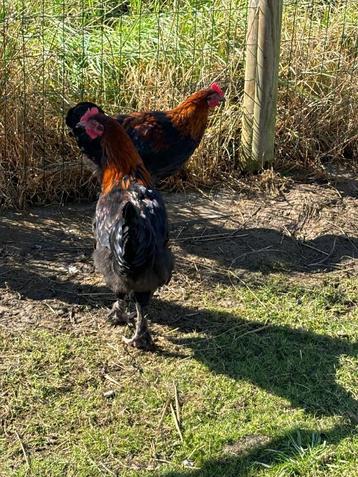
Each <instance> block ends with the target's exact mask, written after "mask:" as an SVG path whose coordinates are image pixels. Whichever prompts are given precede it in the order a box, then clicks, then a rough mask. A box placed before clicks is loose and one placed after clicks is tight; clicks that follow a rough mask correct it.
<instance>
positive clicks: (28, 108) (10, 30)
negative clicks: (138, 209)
mask: <svg viewBox="0 0 358 477" xmlns="http://www.w3.org/2000/svg"><path fill="white" fill-rule="evenodd" d="M247 11H248V2H247V1H246V0H202V1H194V0H176V1H175V0H172V1H165V0H154V1H149V0H148V1H144V0H142V1H141V0H122V1H116V0H103V1H99V0H71V1H70V0H12V1H10V0H2V3H1V5H0V31H1V37H2V38H1V43H0V58H1V59H0V61H1V69H0V87H1V90H0V154H1V156H0V204H1V205H2V206H18V207H23V206H25V205H27V204H43V203H51V202H59V201H65V200H68V199H78V198H91V197H94V196H95V194H96V186H95V181H94V180H93V179H92V178H91V174H90V172H89V171H88V169H87V166H86V165H85V163H84V161H83V159H82V158H81V156H80V154H79V151H78V150H77V147H76V146H75V144H74V143H73V141H72V140H71V139H70V138H69V137H68V134H67V131H66V129H65V126H64V114H65V112H66V110H67V109H68V108H69V107H70V106H71V105H73V104H74V103H76V102H78V101H81V100H91V101H95V102H96V103H98V104H99V105H101V106H102V107H103V108H104V109H105V110H106V111H107V112H109V113H118V112H128V111H133V110H145V109H164V108H169V107H172V106H174V105H175V104H177V103H179V102H180V101H181V100H182V99H184V98H185V97H186V96H187V95H188V94H189V93H191V92H193V91H195V90H196V89H199V88H201V87H203V86H205V85H207V84H209V83H210V82H212V81H214V80H215V81H218V82H219V83H220V84H221V85H222V87H223V88H225V90H226V95H227V102H226V104H225V107H224V108H221V109H220V110H218V111H217V112H215V113H214V114H213V115H212V117H211V120H210V124H209V128H208V130H207V132H206V134H205V137H204V139H203V141H202V144H201V146H200V148H199V150H198V151H197V153H196V154H195V156H194V157H193V158H192V160H191V162H190V165H189V167H188V174H187V176H186V181H187V182H189V183H191V184H195V185H213V184H220V183H221V182H222V181H223V180H224V179H225V180H233V181H234V180H235V178H237V177H239V173H240V154H239V145H240V130H241V102H242V94H243V87H244V60H245V38H246V21H247ZM357 25H358V13H357V9H356V2H355V0H344V1H343V0H336V1H328V0H327V1H323V0H310V1H301V0H295V1H292V0H290V1H285V2H284V13H283V29H282V42H281V63H280V75H279V100H278V123H277V135H276V151H277V153H276V156H277V161H278V164H279V165H280V164H285V167H286V166H287V167H288V168H296V167H300V168H306V169H307V168H311V169H312V168H313V169H314V170H315V171H316V172H317V173H318V172H319V171H322V168H324V160H325V159H327V158H329V157H335V158H338V159H342V160H343V159H344V160H346V159H347V160H348V161H352V160H353V156H354V154H355V151H356V148H357V140H356V139H357V137H356V126H355V125H356V124H357V123H358V121H357V108H355V107H354V94H356V83H357V81H356V79H355V73H356V68H357Z"/></svg>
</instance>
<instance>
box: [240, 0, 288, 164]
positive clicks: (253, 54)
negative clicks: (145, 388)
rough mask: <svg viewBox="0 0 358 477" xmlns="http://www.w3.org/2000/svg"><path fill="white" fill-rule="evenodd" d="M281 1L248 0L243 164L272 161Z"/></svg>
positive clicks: (242, 136)
mask: <svg viewBox="0 0 358 477" xmlns="http://www.w3.org/2000/svg"><path fill="white" fill-rule="evenodd" d="M282 3H283V1H282V0H249V15H248V32H247V39H246V41H247V46H246V67H245V91H244V101H243V120H242V133H241V165H242V169H243V170H245V171H249V172H250V171H257V170H259V169H261V168H262V167H263V166H264V164H266V163H271V162H273V159H274V140H275V121H276V100H277V83H278V65H279V55H280V38H281V23H282Z"/></svg>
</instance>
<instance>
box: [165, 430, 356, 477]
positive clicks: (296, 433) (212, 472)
mask: <svg viewBox="0 0 358 477" xmlns="http://www.w3.org/2000/svg"><path fill="white" fill-rule="evenodd" d="M352 434H353V430H352V428H351V427H350V426H343V425H342V426H335V427H334V428H333V429H330V430H329V431H328V432H323V433H320V434H317V431H316V430H309V429H300V428H293V429H291V430H290V431H289V432H287V433H285V434H282V435H281V436H279V437H277V438H276V439H272V440H270V442H268V443H266V444H265V445H257V446H254V447H253V448H252V449H251V450H249V451H243V452H241V453H240V451H238V453H237V455H229V454H228V455H225V456H223V457H221V458H218V459H209V460H207V461H206V462H205V463H204V464H203V465H202V467H201V468H200V469H187V470H182V471H169V472H162V473H160V476H161V477H216V476H220V477H246V476H247V475H250V476H254V475H256V473H257V472H258V471H259V470H261V471H262V470H264V468H267V467H271V466H274V465H277V464H282V465H283V466H285V467H286V469H285V472H282V473H280V474H277V475H290V476H291V475H292V476H294V475H305V474H303V473H302V466H301V465H300V464H299V460H300V458H302V457H303V455H304V454H305V453H306V452H307V451H308V452H309V450H310V448H311V449H312V451H313V452H314V449H315V446H316V445H317V444H322V443H323V442H324V441H326V442H328V443H329V444H338V443H339V442H340V441H341V440H342V439H344V438H345V437H348V436H350V435H352ZM297 440H298V441H299V443H300V444H301V445H302V447H301V449H298V447H296V445H297V444H298V443H297ZM295 441H296V442H295ZM312 441H313V442H312ZM315 441H316V442H315ZM332 460H333V461H334V458H332V456H331V457H328V458H325V462H324V463H323V462H322V466H321V468H320V470H321V471H323V470H326V471H327V475H328V474H329V472H330V464H331V462H332ZM297 461H298V463H297ZM323 466H324V467H323ZM322 467H323V468H322ZM310 470H312V469H310Z"/></svg>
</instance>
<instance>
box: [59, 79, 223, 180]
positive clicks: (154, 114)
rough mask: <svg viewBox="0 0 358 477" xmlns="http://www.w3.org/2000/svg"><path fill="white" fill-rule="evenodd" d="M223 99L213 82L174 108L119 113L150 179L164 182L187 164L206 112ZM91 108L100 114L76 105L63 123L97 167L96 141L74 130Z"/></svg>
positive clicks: (99, 159) (98, 151) (82, 132)
mask: <svg viewBox="0 0 358 477" xmlns="http://www.w3.org/2000/svg"><path fill="white" fill-rule="evenodd" d="M223 100H224V93H223V91H222V90H221V88H220V86H219V85H218V84H217V83H212V84H211V85H210V86H209V88H204V89H202V90H200V91H197V92H196V93H193V94H192V95H191V96H189V98H187V99H186V100H185V101H184V102H182V103H181V104H179V105H178V106H177V107H176V108H174V109H170V110H168V111H149V112H134V113H131V114H120V115H118V116H117V117H116V120H117V121H118V122H119V123H120V124H121V125H122V126H123V127H124V129H125V130H126V132H127V133H128V135H129V137H130V138H131V139H132V141H133V143H134V145H135V147H136V148H137V150H138V152H139V154H140V156H141V158H142V160H143V162H144V164H145V167H146V168H147V169H148V171H149V172H150V174H151V175H152V177H153V178H154V179H163V178H165V177H168V176H171V175H174V174H175V173H176V172H178V171H179V169H180V168H181V167H182V166H183V165H184V164H185V163H186V162H187V161H188V159H189V158H190V157H191V155H192V154H193V152H194V151H195V149H196V148H197V147H198V146H199V144H200V141H201V139H202V137H203V135H204V132H205V129H206V127H207V123H208V117H209V111H210V110H211V109H214V108H216V107H217V106H219V104H220V103H221V102H222V101H223ZM93 107H97V108H98V110H99V112H101V113H103V110H102V109H100V108H99V107H98V106H97V105H95V104H94V103H88V102H84V103H78V104H77V105H76V106H74V107H73V108H71V109H70V110H69V111H68V113H67V116H66V124H67V126H68V127H69V128H70V130H71V131H72V134H73V135H74V136H75V138H76V140H77V143H78V145H79V147H80V149H81V150H82V152H84V153H85V154H86V155H87V156H88V157H89V158H90V159H92V160H93V161H94V162H95V163H96V164H97V165H98V166H100V163H101V148H100V144H99V140H98V139H95V140H92V141H91V140H90V139H89V138H88V135H87V134H86V132H85V130H84V129H83V128H82V127H76V126H77V124H78V122H79V118H80V117H81V116H82V115H83V114H84V113H85V111H87V110H88V109H89V108H93Z"/></svg>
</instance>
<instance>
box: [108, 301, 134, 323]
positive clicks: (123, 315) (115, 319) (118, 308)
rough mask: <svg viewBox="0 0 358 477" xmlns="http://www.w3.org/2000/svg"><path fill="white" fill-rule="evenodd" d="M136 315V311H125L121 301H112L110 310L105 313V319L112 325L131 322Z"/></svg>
mask: <svg viewBox="0 0 358 477" xmlns="http://www.w3.org/2000/svg"><path fill="white" fill-rule="evenodd" d="M135 317H136V313H135V312H134V313H127V312H126V310H125V304H124V303H123V302H121V301H119V300H118V301H116V302H115V303H113V306H112V309H111V311H110V312H109V313H108V315H107V320H108V321H109V323H110V324H111V325H112V326H118V325H127V324H131V323H132V322H133V320H134V318H135Z"/></svg>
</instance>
